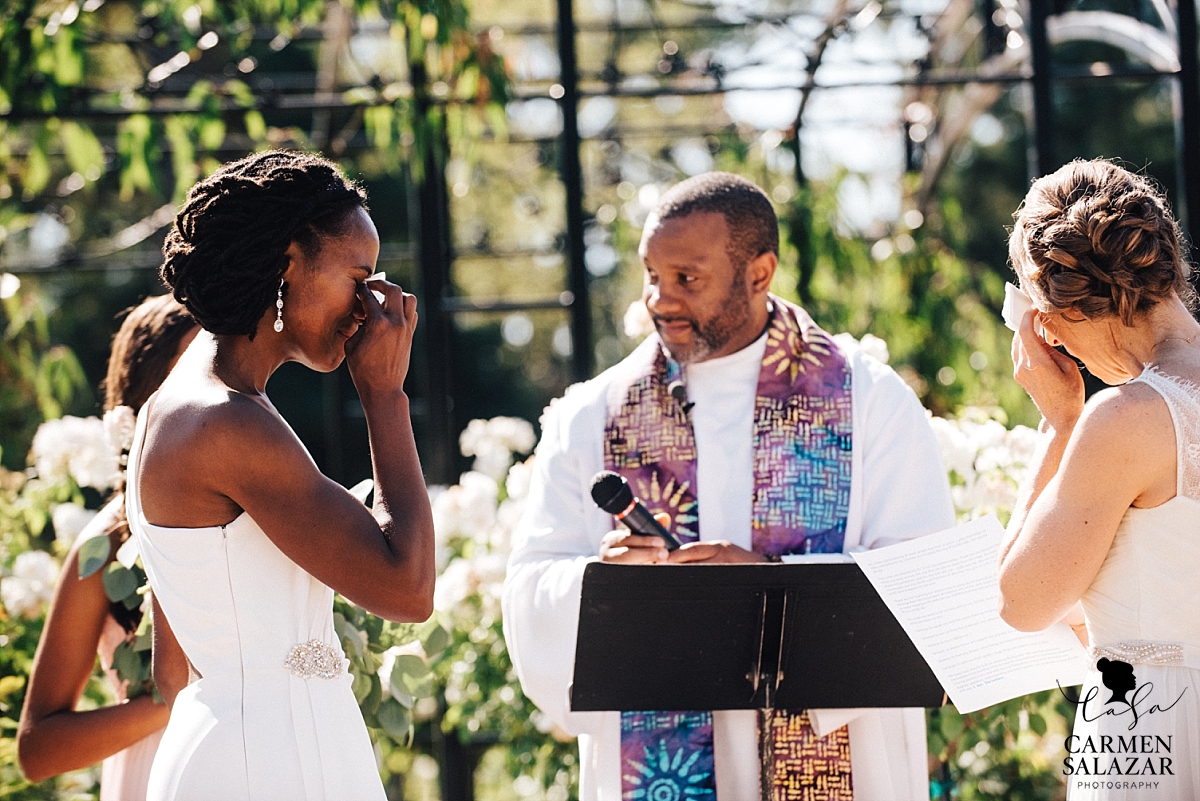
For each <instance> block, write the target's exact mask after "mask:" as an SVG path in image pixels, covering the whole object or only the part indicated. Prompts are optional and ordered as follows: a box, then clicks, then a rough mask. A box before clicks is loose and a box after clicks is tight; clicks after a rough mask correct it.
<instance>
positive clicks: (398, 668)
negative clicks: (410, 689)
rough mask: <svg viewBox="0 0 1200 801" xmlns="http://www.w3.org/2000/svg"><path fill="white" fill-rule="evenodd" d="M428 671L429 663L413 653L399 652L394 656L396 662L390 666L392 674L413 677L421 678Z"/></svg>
mask: <svg viewBox="0 0 1200 801" xmlns="http://www.w3.org/2000/svg"><path fill="white" fill-rule="evenodd" d="M428 673H429V665H426V664H425V660H423V659H421V657H419V656H416V655H414V654H400V655H399V656H397V657H396V664H395V665H393V666H392V675H393V676H405V675H408V676H413V677H414V678H422V677H424V676H425V675H427V674H428Z"/></svg>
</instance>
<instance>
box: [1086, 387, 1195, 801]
mask: <svg viewBox="0 0 1200 801" xmlns="http://www.w3.org/2000/svg"><path fill="white" fill-rule="evenodd" d="M1135 380H1137V381H1141V382H1143V383H1145V384H1148V385H1150V386H1151V387H1153V388H1154V389H1155V390H1157V391H1158V393H1159V394H1160V395H1162V397H1163V398H1164V400H1166V402H1167V406H1168V407H1169V408H1170V410H1171V417H1172V419H1173V421H1174V424H1175V441H1176V444H1177V450H1178V465H1177V472H1178V476H1179V478H1178V486H1177V488H1176V495H1175V497H1174V498H1172V499H1171V500H1169V501H1167V502H1166V503H1164V504H1161V505H1160V506H1156V507H1153V508H1151V509H1138V508H1130V509H1129V510H1128V511H1127V512H1126V513H1125V516H1124V518H1123V519H1122V520H1121V524H1120V526H1119V528H1118V529H1117V534H1116V537H1115V538H1114V539H1113V544H1112V548H1110V549H1109V552H1108V555H1107V556H1106V557H1105V559H1104V564H1103V565H1102V566H1101V568H1100V572H1099V574H1097V576H1096V579H1095V581H1093V582H1092V585H1091V587H1089V588H1088V591H1087V593H1086V594H1084V596H1083V610H1084V613H1085V615H1086V617H1087V630H1088V639H1089V642H1090V643H1091V644H1092V648H1091V657H1092V670H1091V671H1090V672H1089V673H1088V677H1087V680H1086V681H1085V683H1084V685H1083V692H1084V693H1087V692H1088V691H1089V689H1090V688H1093V687H1094V688H1097V691H1096V696H1095V698H1094V700H1092V701H1091V702H1090V703H1088V704H1086V706H1084V707H1079V708H1077V709H1076V715H1075V726H1074V729H1073V732H1072V733H1073V734H1074V735H1075V736H1076V737H1075V738H1073V739H1072V740H1071V741H1070V742H1069V743H1068V746H1069V748H1068V750H1072V751H1073V752H1074V753H1072V754H1071V755H1070V757H1071V761H1072V763H1073V766H1074V768H1075V772H1074V775H1070V776H1067V777H1066V781H1067V798H1068V799H1070V801H1118V799H1119V800H1121V801H1124V799H1129V800H1130V801H1134V800H1135V799H1150V800H1152V801H1197V800H1198V799H1200V388H1198V387H1196V386H1195V385H1193V384H1191V383H1190V382H1184V381H1181V380H1180V379H1177V378H1173V377H1170V376H1166V375H1163V374H1162V373H1160V372H1158V371H1157V370H1155V369H1154V368H1151V367H1147V368H1146V370H1145V372H1143V373H1142V375H1141V376H1139V377H1138V378H1137V379H1135ZM1101 657H1105V658H1107V659H1109V660H1110V661H1111V660H1118V659H1119V660H1121V661H1123V662H1128V663H1130V664H1131V665H1132V667H1133V679H1134V681H1133V682H1131V683H1134V685H1135V686H1134V687H1133V688H1132V689H1130V690H1129V691H1128V692H1127V694H1126V700H1127V701H1130V702H1131V703H1130V704H1122V703H1121V702H1120V701H1112V702H1111V703H1110V701H1111V699H1112V697H1113V692H1112V690H1111V689H1109V688H1108V687H1106V686H1105V685H1104V683H1103V677H1102V675H1101V673H1100V671H1098V670H1097V669H1096V661H1097V660H1098V659H1099V658H1101ZM1177 699H1178V700H1177ZM1172 704H1174V705H1173V706H1172ZM1131 706H1132V707H1133V708H1135V709H1136V710H1137V714H1138V719H1137V722H1136V723H1134V720H1133V714H1132V709H1131ZM1155 706H1158V707H1160V710H1161V709H1165V708H1166V707H1168V706H1170V709H1166V710H1165V711H1160V710H1154V711H1152V710H1153V708H1154V707H1155ZM1106 713H1107V714H1106ZM1085 718H1092V719H1091V720H1087V719H1085ZM1131 724H1133V727H1132V728H1130V725H1131ZM1089 738H1090V739H1089ZM1168 746H1169V750H1168ZM1114 760H1115V762H1116V766H1117V767H1118V768H1119V769H1120V771H1121V772H1120V773H1116V772H1114V771H1113V767H1114ZM1081 761H1083V762H1085V763H1086V768H1087V771H1088V773H1087V774H1086V775H1083V774H1080V772H1079V764H1080V762H1081ZM1097 773H1100V774H1101V775H1095V774H1097Z"/></svg>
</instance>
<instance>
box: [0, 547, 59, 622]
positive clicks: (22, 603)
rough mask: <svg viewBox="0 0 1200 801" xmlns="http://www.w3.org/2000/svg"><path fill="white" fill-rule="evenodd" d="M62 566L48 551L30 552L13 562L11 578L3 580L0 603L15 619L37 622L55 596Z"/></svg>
mask: <svg viewBox="0 0 1200 801" xmlns="http://www.w3.org/2000/svg"><path fill="white" fill-rule="evenodd" d="M56 581H58V562H56V561H55V560H54V557H53V556H51V555H50V554H48V553H46V552H45V551H26V552H25V553H23V554H20V555H18V556H17V558H16V560H15V561H14V562H13V569H12V575H11V576H5V577H4V578H3V579H0V600H3V601H4V608H5V609H6V610H8V614H10V615H12V616H13V617H24V618H35V617H37V616H38V615H40V614H41V613H42V610H43V609H44V608H45V605H46V604H47V603H49V602H50V599H51V598H52V597H53V596H54V583H55V582H56Z"/></svg>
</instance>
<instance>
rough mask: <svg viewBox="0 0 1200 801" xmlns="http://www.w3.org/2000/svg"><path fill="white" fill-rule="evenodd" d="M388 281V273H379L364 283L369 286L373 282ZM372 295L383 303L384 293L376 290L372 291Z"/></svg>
mask: <svg viewBox="0 0 1200 801" xmlns="http://www.w3.org/2000/svg"><path fill="white" fill-rule="evenodd" d="M386 280H387V273H384V272H379V273H375V274H373V275H372V276H371V277H370V278H368V279H367V280H366V281H364V282H363V283H365V284H369V283H371V282H372V281H386ZM371 294H372V295H374V296H375V300H377V301H379V302H380V303H383V293H382V292H376V291H375V290H374V289H372V290H371Z"/></svg>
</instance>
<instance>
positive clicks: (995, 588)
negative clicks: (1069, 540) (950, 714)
mask: <svg viewBox="0 0 1200 801" xmlns="http://www.w3.org/2000/svg"><path fill="white" fill-rule="evenodd" d="M1003 536H1004V529H1003V528H1002V527H1001V526H1000V521H998V520H997V519H996V518H995V517H992V516H990V515H989V516H988V517H984V518H981V519H979V520H973V521H971V522H969V523H964V524H963V525H961V526H956V527H955V528H952V529H947V530H946V531H942V532H939V533H937V534H931V535H929V536H928V537H918V538H917V539H915V540H908V541H907V542H902V543H900V544H898V545H891V546H888V547H886V548H878V549H876V550H873V551H863V552H860V553H854V554H852V556H853V557H854V561H856V562H858V565H859V567H861V568H862V571H863V573H865V574H866V576H867V579H869V580H870V582H871V584H872V585H873V586H874V587H875V590H876V591H877V592H878V593H879V595H880V597H881V598H883V601H884V603H886V604H887V606H888V609H890V610H891V611H892V614H893V615H895V616H896V620H898V621H899V622H900V625H901V626H902V627H903V628H904V631H905V633H906V634H908V636H909V639H911V640H912V641H913V644H914V645H916V647H917V650H918V651H920V653H921V656H923V657H924V658H925V661H926V662H928V663H929V667H930V668H932V669H933V674H934V675H935V676H937V678H938V681H940V682H941V684H942V687H943V688H945V690H946V692H947V693H948V694H949V696H950V700H951V701H953V702H954V706H955V707H957V708H958V711H959V712H962V713H966V712H973V711H974V710H976V709H982V708H983V707H985V706H991V705H992V704H998V703H1000V702H1002V701H1007V700H1009V699H1010V698H1016V697H1018V696H1022V695H1027V694H1029V693H1033V692H1038V691H1040V690H1048V689H1052V688H1053V687H1055V686H1056V684H1057V685H1061V686H1063V687H1067V686H1070V685H1072V684H1080V683H1082V681H1083V678H1084V675H1085V674H1086V672H1087V652H1086V651H1085V649H1084V647H1083V646H1082V645H1081V644H1080V643H1079V640H1078V639H1076V637H1075V634H1074V632H1072V631H1071V628H1070V627H1069V626H1067V625H1066V624H1065V623H1056V624H1055V625H1053V626H1051V627H1050V628H1048V629H1046V630H1045V631H1039V632H1032V633H1026V632H1020V631H1017V630H1016V629H1013V628H1012V627H1010V626H1009V625H1008V624H1007V623H1005V622H1004V621H1003V620H1001V619H1000V614H999V612H998V611H997V599H998V597H999V592H1000V590H999V583H998V580H997V562H998V558H999V551H1000V541H1001V539H1002V538H1003Z"/></svg>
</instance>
